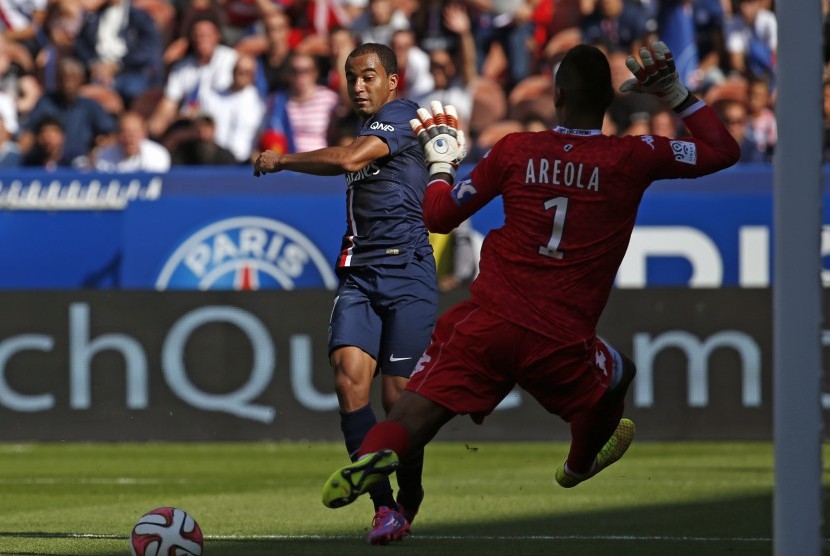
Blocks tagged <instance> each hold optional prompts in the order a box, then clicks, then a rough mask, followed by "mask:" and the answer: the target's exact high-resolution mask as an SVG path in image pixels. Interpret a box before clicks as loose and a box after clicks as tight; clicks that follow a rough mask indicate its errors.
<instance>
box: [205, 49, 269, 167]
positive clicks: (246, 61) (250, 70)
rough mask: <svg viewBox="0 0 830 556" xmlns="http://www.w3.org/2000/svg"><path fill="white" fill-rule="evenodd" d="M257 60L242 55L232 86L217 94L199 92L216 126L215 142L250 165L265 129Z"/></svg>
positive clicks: (238, 61)
mask: <svg viewBox="0 0 830 556" xmlns="http://www.w3.org/2000/svg"><path fill="white" fill-rule="evenodd" d="M255 72H256V60H254V58H253V57H251V56H247V55H242V56H240V57H239V59H237V61H236V65H235V66H234V68H233V83H231V86H230V87H228V88H227V89H226V90H225V91H222V92H220V93H217V92H216V91H214V90H212V89H210V88H208V89H205V90H204V91H202V92H200V96H199V105H200V106H201V108H202V110H203V111H204V112H205V113H207V114H209V115H210V116H211V117H212V118H213V121H214V122H215V123H216V134H215V141H216V143H217V144H218V145H219V146H221V147H224V148H226V149H228V150H229V151H231V152H232V153H233V154H234V156H235V157H236V160H237V162H240V163H242V162H245V163H250V162H252V161H251V153H252V152H253V148H254V144H255V142H256V139H257V135H258V133H259V129H260V127H261V126H262V117H263V116H264V114H265V105H264V103H263V102H262V99H260V97H259V92H258V91H257V89H256V87H255V86H254V73H255Z"/></svg>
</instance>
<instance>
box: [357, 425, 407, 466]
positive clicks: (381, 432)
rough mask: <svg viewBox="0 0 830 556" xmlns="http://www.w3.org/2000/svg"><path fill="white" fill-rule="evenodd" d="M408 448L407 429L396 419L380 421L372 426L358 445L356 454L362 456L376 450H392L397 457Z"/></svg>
mask: <svg viewBox="0 0 830 556" xmlns="http://www.w3.org/2000/svg"><path fill="white" fill-rule="evenodd" d="M408 449H409V431H408V430H406V427H404V426H403V425H402V424H400V423H398V422H397V421H381V422H380V423H378V424H377V425H375V426H374V427H372V428H371V429H370V430H369V432H368V433H367V434H366V437H365V438H364V439H363V443H362V444H361V445H360V450H359V451H358V455H360V456H364V455H366V454H371V453H372V452H377V451H378V450H392V451H394V452H395V453H396V454H398V457H399V458H402V457H404V454H406V451H407V450H408Z"/></svg>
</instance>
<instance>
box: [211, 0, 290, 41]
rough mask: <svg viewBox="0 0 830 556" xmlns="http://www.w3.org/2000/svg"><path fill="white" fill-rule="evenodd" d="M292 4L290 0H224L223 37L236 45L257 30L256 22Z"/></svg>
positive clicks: (222, 5)
mask: <svg viewBox="0 0 830 556" xmlns="http://www.w3.org/2000/svg"><path fill="white" fill-rule="evenodd" d="M290 4H291V2H290V0H224V1H222V2H220V7H221V9H222V11H223V12H224V14H223V15H224V17H223V21H224V25H223V26H222V39H223V40H224V41H225V43H226V44H229V45H232V46H236V45H237V44H239V42H240V41H241V40H242V39H243V38H245V37H248V36H251V35H253V34H255V33H256V32H257V26H256V24H257V23H258V22H259V21H260V20H261V19H263V18H265V17H267V15H268V14H269V13H273V12H282V11H284V10H285V8H287V7H288V6H289V5H290Z"/></svg>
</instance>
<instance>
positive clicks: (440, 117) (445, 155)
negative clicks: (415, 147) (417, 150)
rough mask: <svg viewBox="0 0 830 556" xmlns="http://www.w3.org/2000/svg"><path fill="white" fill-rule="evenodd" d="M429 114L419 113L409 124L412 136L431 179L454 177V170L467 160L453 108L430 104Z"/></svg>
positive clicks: (425, 110) (427, 111) (461, 134)
mask: <svg viewBox="0 0 830 556" xmlns="http://www.w3.org/2000/svg"><path fill="white" fill-rule="evenodd" d="M430 109H431V110H432V113H431V114H430V111H429V110H427V109H426V108H419V109H418V118H417V119H414V118H413V119H412V120H409V125H410V127H412V131H413V132H414V133H415V136H416V137H417V138H418V140H419V141H420V142H421V145H423V147H424V156H425V158H426V163H427V166H429V173H430V175H433V174H439V173H445V174H449V175H451V176H452V177H455V170H456V168H458V165H459V164H461V161H462V160H464V157H465V156H467V142H466V140H465V138H464V132H463V131H461V130H460V129H458V113H457V112H456V111H455V107H454V106H450V105H449V104H448V105H447V106H443V105H442V104H441V103H440V102H439V101H437V100H433V101H432V102H431V103H430Z"/></svg>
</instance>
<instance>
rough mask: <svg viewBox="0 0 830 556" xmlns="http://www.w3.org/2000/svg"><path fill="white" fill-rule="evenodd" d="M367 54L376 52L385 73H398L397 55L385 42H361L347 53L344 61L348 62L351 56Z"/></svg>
mask: <svg viewBox="0 0 830 556" xmlns="http://www.w3.org/2000/svg"><path fill="white" fill-rule="evenodd" d="M367 54H376V55H377V57H378V59H379V60H380V65H382V66H383V69H384V71H385V72H386V75H387V76H389V75H392V74H393V73H395V74H397V73H398V57H397V56H395V51H394V50H392V49H391V48H389V47H388V46H386V45H385V44H379V43H376V42H367V43H364V44H361V45H360V46H358V47H357V48H355V49H354V50H352V51H351V53H349V57H348V58H346V62H348V61H349V60H350V59H352V58H357V57H358V56H365V55H367Z"/></svg>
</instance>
